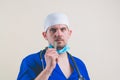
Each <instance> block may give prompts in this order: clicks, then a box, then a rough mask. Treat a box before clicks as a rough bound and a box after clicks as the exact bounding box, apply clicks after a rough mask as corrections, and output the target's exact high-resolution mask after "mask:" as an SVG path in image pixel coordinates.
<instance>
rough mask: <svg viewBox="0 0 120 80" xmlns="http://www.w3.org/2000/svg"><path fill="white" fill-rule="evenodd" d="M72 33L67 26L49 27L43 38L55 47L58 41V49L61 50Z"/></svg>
mask: <svg viewBox="0 0 120 80" xmlns="http://www.w3.org/2000/svg"><path fill="white" fill-rule="evenodd" d="M71 33H72V31H71V30H69V29H68V27H67V26H66V25H64V24H57V25H54V26H51V27H49V28H48V29H47V31H46V32H43V36H44V38H45V39H46V40H48V42H49V44H52V45H53V44H54V42H55V41H56V42H57V48H58V49H61V48H63V47H64V46H65V45H66V44H67V42H68V39H69V38H70V36H71Z"/></svg>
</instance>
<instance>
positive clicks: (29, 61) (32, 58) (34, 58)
mask: <svg viewBox="0 0 120 80" xmlns="http://www.w3.org/2000/svg"><path fill="white" fill-rule="evenodd" d="M39 61H40V52H36V53H32V54H30V55H28V56H26V57H25V58H23V60H22V64H25V65H35V63H38V62H39Z"/></svg>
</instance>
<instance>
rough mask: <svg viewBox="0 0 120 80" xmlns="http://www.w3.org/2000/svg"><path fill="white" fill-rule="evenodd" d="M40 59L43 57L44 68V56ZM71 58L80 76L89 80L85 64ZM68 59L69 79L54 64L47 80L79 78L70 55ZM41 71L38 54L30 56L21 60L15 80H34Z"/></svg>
mask: <svg viewBox="0 0 120 80" xmlns="http://www.w3.org/2000/svg"><path fill="white" fill-rule="evenodd" d="M43 53H45V50H44V51H43ZM42 57H43V62H44V66H46V63H45V58H44V54H43V55H42ZM73 58H74V60H75V62H76V63H77V66H78V68H79V71H80V73H81V74H82V76H83V77H84V78H85V80H90V78H89V76H88V72H87V69H86V67H85V64H84V63H83V62H82V61H81V60H80V59H78V58H76V57H73ZM68 59H69V62H70V65H71V66H72V68H73V72H72V74H71V75H70V77H69V78H68V79H67V78H66V77H65V75H64V74H63V72H62V71H61V69H60V67H59V65H58V64H56V67H55V69H54V70H53V72H52V74H51V76H50V77H49V79H48V80H78V78H79V76H78V73H77V71H76V69H75V68H74V64H73V62H72V59H71V57H70V55H68ZM42 70H43V69H42V62H41V60H40V52H38V53H34V54H31V55H29V56H27V57H25V58H24V59H23V61H22V63H21V67H20V71H19V74H18V77H17V80H34V79H35V78H36V77H37V76H38V75H39V74H40V72H41V71H42Z"/></svg>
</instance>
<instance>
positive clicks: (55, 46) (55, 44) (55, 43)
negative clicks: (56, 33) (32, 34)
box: [53, 41, 57, 49]
mask: <svg viewBox="0 0 120 80" xmlns="http://www.w3.org/2000/svg"><path fill="white" fill-rule="evenodd" d="M53 46H54V48H55V49H57V42H56V41H55V42H54V44H53Z"/></svg>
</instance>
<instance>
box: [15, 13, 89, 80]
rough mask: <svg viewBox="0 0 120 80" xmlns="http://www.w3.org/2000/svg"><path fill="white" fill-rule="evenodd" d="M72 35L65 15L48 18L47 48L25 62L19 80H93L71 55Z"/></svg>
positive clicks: (28, 57)
mask: <svg viewBox="0 0 120 80" xmlns="http://www.w3.org/2000/svg"><path fill="white" fill-rule="evenodd" d="M71 33H72V31H71V30H70V26H69V21H68V18H67V16H66V15H65V14H62V13H52V14H49V15H48V16H47V18H46V20H45V25H44V32H43V33H42V35H43V37H44V38H45V39H46V40H47V41H48V47H47V48H45V49H44V50H41V51H40V52H38V53H34V54H31V55H29V56H27V57H26V58H24V59H23V61H22V64H21V67H20V72H19V75H18V78H17V80H78V79H80V80H90V79H89V76H88V72H87V69H86V67H85V65H84V63H83V62H82V61H81V60H80V59H78V58H76V57H73V56H71V54H70V53H68V50H69V46H68V40H69V38H70V36H71Z"/></svg>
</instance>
